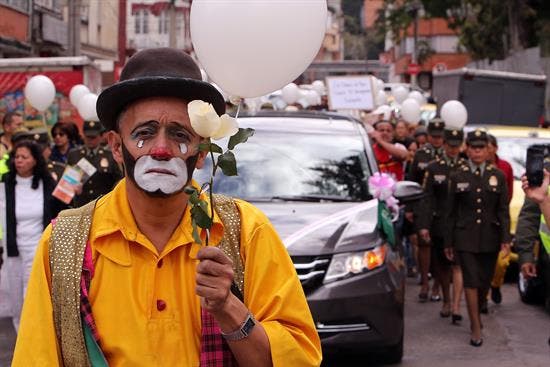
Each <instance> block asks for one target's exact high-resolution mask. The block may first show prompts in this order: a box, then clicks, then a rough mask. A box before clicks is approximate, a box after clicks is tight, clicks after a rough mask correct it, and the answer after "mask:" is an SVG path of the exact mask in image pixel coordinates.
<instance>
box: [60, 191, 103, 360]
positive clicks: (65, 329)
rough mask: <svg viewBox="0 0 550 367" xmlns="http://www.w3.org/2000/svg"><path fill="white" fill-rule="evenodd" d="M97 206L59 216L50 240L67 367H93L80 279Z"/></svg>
mask: <svg viewBox="0 0 550 367" xmlns="http://www.w3.org/2000/svg"><path fill="white" fill-rule="evenodd" d="M95 203H96V201H92V202H90V203H88V204H86V205H84V206H82V207H80V208H77V209H68V210H63V211H62V212H61V213H59V215H58V217H57V219H56V222H55V225H54V226H53V231H52V235H51V238H50V248H49V257H50V269H51V277H52V279H51V282H52V305H53V318H54V324H55V331H56V335H57V340H58V343H59V347H60V349H61V355H62V359H63V365H64V366H66V367H69V366H78V367H80V366H90V362H89V358H88V352H87V350H86V344H85V341H84V331H83V328H82V320H81V317H80V278H81V275H82V264H83V261H84V251H85V249H86V242H87V240H88V234H89V232H90V227H91V224H92V217H93V213H94V207H95Z"/></svg>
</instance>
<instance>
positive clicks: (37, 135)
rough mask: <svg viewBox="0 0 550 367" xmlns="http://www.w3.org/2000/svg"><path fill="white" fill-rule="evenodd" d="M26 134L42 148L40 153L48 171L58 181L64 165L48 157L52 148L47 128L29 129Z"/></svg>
mask: <svg viewBox="0 0 550 367" xmlns="http://www.w3.org/2000/svg"><path fill="white" fill-rule="evenodd" d="M28 135H29V138H30V139H31V140H34V141H35V142H36V143H37V144H38V145H39V146H40V147H41V148H42V155H43V156H44V159H45V160H46V166H47V168H48V171H49V172H50V174H51V175H52V178H53V179H54V180H55V182H59V180H60V179H61V177H62V176H63V172H64V171H65V167H66V165H65V164H63V163H61V162H57V161H52V160H51V159H50V156H51V154H52V148H51V146H50V144H51V140H50V135H49V134H48V130H47V129H46V128H36V129H33V130H31V131H29V133H28Z"/></svg>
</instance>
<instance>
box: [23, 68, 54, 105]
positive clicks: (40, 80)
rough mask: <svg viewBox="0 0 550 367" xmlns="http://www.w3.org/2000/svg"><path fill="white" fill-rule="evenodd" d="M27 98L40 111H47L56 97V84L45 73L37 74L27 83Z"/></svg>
mask: <svg viewBox="0 0 550 367" xmlns="http://www.w3.org/2000/svg"><path fill="white" fill-rule="evenodd" d="M25 98H26V99H27V100H28V101H29V103H30V104H31V106H33V107H34V108H36V109H37V110H38V111H45V110H46V109H47V108H48V107H50V105H51V104H52V102H53V100H54V98H55V85H54V84H53V82H52V80H51V79H50V78H48V77H47V76H45V75H35V76H33V77H32V78H30V79H29V81H28V82H27V84H26V85H25Z"/></svg>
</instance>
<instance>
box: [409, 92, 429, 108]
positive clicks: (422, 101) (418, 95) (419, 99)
mask: <svg viewBox="0 0 550 367" xmlns="http://www.w3.org/2000/svg"><path fill="white" fill-rule="evenodd" d="M407 98H412V99H414V100H415V101H416V102H418V104H419V105H420V106H422V105H424V104H426V98H424V96H423V95H422V93H420V92H419V91H417V90H413V91H412V92H410V93H409V96H408V97H407Z"/></svg>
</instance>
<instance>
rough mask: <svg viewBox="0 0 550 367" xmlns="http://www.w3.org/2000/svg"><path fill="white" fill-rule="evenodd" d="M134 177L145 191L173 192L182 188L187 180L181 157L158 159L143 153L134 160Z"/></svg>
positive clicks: (184, 165) (185, 167)
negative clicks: (166, 159) (167, 159)
mask: <svg viewBox="0 0 550 367" xmlns="http://www.w3.org/2000/svg"><path fill="white" fill-rule="evenodd" d="M134 179H135V180H136V183H137V184H138V186H139V187H141V188H142V189H143V190H145V191H147V192H155V191H157V190H160V191H162V192H163V193H165V194H173V193H175V192H178V191H180V190H182V189H183V187H184V186H185V184H186V183H187V181H188V177H187V165H186V164H185V161H184V160H183V159H181V158H177V157H176V158H172V159H170V160H169V161H158V160H155V159H153V158H152V157H151V156H150V155H144V156H142V157H140V158H139V159H138V160H137V161H136V166H135V168H134Z"/></svg>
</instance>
